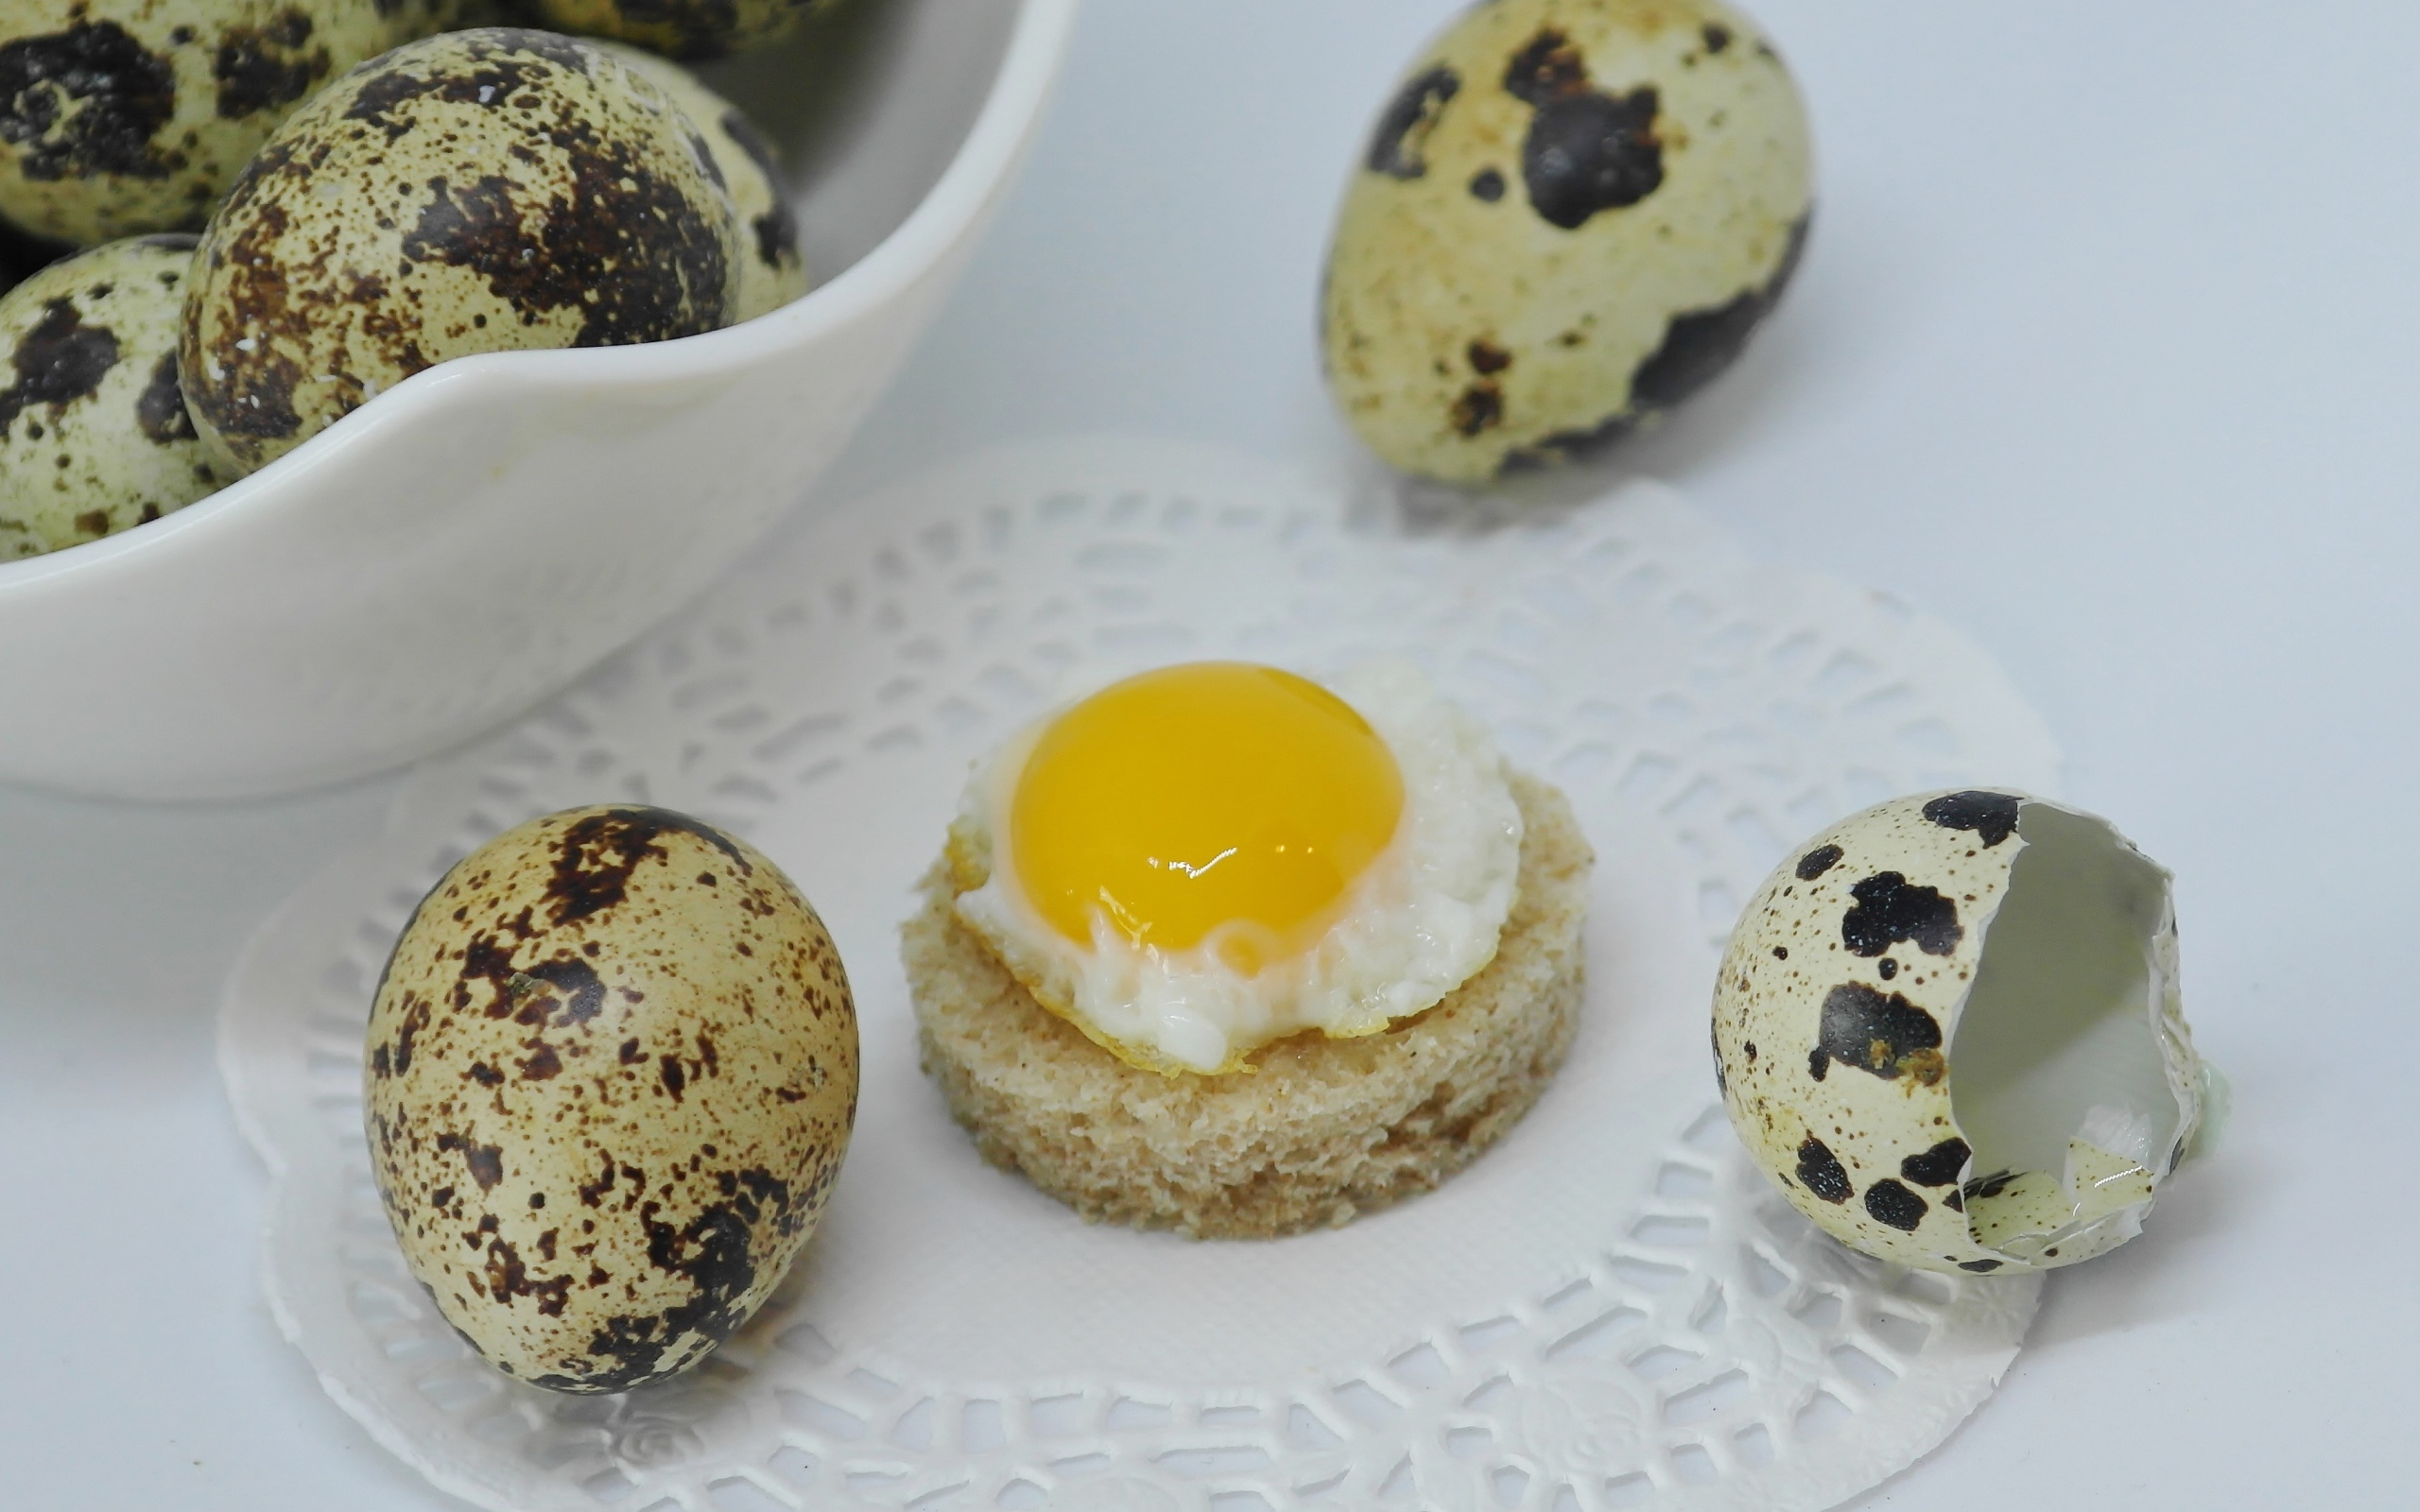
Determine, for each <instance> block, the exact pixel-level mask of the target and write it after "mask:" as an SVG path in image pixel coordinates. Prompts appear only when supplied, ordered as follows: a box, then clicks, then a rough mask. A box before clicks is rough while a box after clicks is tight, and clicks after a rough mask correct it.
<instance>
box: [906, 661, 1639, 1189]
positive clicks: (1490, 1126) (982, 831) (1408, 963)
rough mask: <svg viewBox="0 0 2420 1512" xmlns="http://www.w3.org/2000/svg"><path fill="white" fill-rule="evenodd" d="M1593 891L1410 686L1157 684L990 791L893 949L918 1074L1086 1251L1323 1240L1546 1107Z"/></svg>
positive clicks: (1486, 758) (1481, 746)
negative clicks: (1173, 1237)
mask: <svg viewBox="0 0 2420 1512" xmlns="http://www.w3.org/2000/svg"><path fill="white" fill-rule="evenodd" d="M1591 860H1592V857H1591V855H1590V852H1589V850H1588V846H1587V842H1586V840H1585V838H1584V837H1583V836H1582V834H1581V833H1580V831H1579V828H1578V825H1577V823H1576V822H1575V821H1574V820H1573V818H1572V816H1571V813H1570V810H1569V806H1568V804H1567V803H1566V802H1565V801H1564V799H1563V797H1562V795H1561V794H1560V793H1558V792H1556V791H1555V790H1554V789H1553V788H1552V787H1550V786H1548V785H1547V784H1546V783H1544V782H1538V781H1536V780H1534V779H1531V778H1528V777H1526V776H1524V775H1522V774H1520V773H1517V772H1514V771H1513V770H1512V769H1510V768H1509V767H1508V766H1507V765H1505V763H1504V761H1503V759H1502V757H1501V756H1500V755H1499V754H1498V753H1497V752H1496V751H1495V747H1494V745H1493V743H1492V741H1491V740H1490V739H1489V738H1488V736H1487V733H1486V731H1485V730H1484V729H1483V728H1481V727H1480V726H1479V725H1478V722H1477V721H1475V720H1473V719H1472V718H1471V717H1470V716H1469V715H1467V714H1465V713H1462V712H1461V711H1460V710H1459V709H1456V708H1455V707H1454V706H1453V705H1451V704H1450V703H1448V702H1447V701H1445V700H1444V699H1443V698H1442V697H1440V696H1438V695H1437V694H1436V693H1435V692H1434V691H1433V690H1432V689H1430V688H1429V687H1428V685H1427V683H1426V679H1424V678H1422V677H1421V676H1420V674H1419V673H1418V672H1417V671H1415V670H1413V669H1411V668H1409V667H1408V666H1405V665H1401V664H1393V663H1381V664H1374V665H1370V666H1364V667H1360V668H1357V669H1355V670H1354V671H1353V672H1352V673H1350V674H1349V675H1347V676H1345V677H1342V678H1340V679H1336V680H1335V681H1334V682H1333V683H1331V684H1328V685H1322V684H1320V683H1318V682H1314V681H1312V680H1310V679H1305V678H1301V677H1299V676H1296V675H1294V674H1291V673H1288V672H1283V671H1279V670H1277V669H1274V668H1268V667H1259V666H1254V665H1252V664H1249V663H1239V662H1203V663H1194V664H1189V665H1184V666H1178V667H1169V668H1162V669H1159V670H1158V671H1155V672H1150V673H1146V674H1143V675H1142V676H1140V677H1137V678H1133V679H1127V680H1126V681H1124V682H1120V683H1117V684H1114V685H1112V686H1111V687H1109V688H1107V689H1104V690H1102V691H1101V692H1099V693H1098V694H1095V695H1094V696H1091V697H1089V698H1086V699H1083V700H1080V701H1079V702H1077V703H1075V704H1072V705H1069V706H1067V707H1066V708H1063V709H1061V710H1058V711H1054V712H1053V713H1050V714H1048V715H1046V716H1045V717H1044V718H1043V719H1042V720H1039V721H1037V722H1036V723H1035V724H1034V725H1032V726H1030V727H1029V728H1028V729H1027V730H1024V731H1021V732H1020V733H1019V734H1018V735H1016V736H1015V737H1013V738H1012V739H1011V740H1010V741H1009V742H1008V743H1007V744H1006V745H1005V746H1003V747H1001V749H1000V750H999V751H997V752H995V753H994V755H992V756H991V757H990V758H988V759H986V760H985V761H983V762H981V763H979V764H978V765H977V769H976V771H975V773H974V775H973V777H972V779H971V780H970V782H969V783H968V786H967V790H966V795H965V798H964V799H963V801H962V802H961V805H960V810H959V815H958V817H957V819H956V821H955V822H954V823H953V824H952V825H951V827H950V833H949V839H948V843H947V845H946V846H945V847H944V850H943V854H942V857H941V859H940V860H939V861H937V862H936V863H935V865H934V866H933V868H932V869H931V870H930V871H929V872H928V873H927V874H926V876H925V882H924V888H923V890H924V906H923V908H922V909H920V910H919V912H918V913H917V914H916V916H915V917H914V918H912V919H910V920H909V921H908V925H907V926H906V930H905V932H904V948H903V954H904V958H905V962H906V966H907V971H908V983H909V987H910V990H911V996H912V997H913V1000H914V1003H915V1008H916V1014H917V1021H918V1029H919V1038H920V1044H921V1048H922V1052H923V1060H924V1064H925V1069H926V1071H927V1072H928V1073H930V1074H933V1075H934V1077H935V1078H936V1080H937V1081H939V1083H940V1084H941V1088H942V1092H943V1094H944V1096H945V1097H946V1099H947V1100H948V1103H949V1106H950V1109H951V1111H952V1113H953V1114H954V1115H955V1116H956V1117H957V1118H958V1120H959V1123H961V1124H962V1125H966V1126H967V1128H968V1129H969V1130H970V1131H971V1132H972V1133H973V1134H974V1136H975V1140H976V1143H977V1148H978V1149H979V1150H980V1151H981V1153H982V1154H983V1155H984V1156H985V1157H986V1158H987V1159H989V1160H991V1161H992V1162H993V1163H994V1164H995V1165H1000V1166H1003V1167H1005V1168H1008V1169H1011V1170H1015V1171H1019V1172H1022V1173H1023V1174H1024V1175H1025V1176H1026V1177H1029V1179H1030V1180H1032V1181H1033V1183H1034V1184H1035V1185H1036V1186H1038V1187H1040V1188H1041V1189H1042V1190H1044V1191H1045V1192H1047V1193H1049V1194H1052V1195H1054V1196H1056V1197H1059V1198H1060V1199H1061V1200H1063V1201H1065V1202H1067V1203H1068V1204H1069V1205H1070V1206H1072V1207H1074V1208H1075V1209H1076V1210H1077V1211H1079V1212H1080V1213H1082V1214H1083V1215H1084V1216H1085V1217H1087V1218H1089V1219H1094V1220H1097V1221H1114V1222H1121V1223H1129V1224H1134V1225H1137V1226H1141V1227H1170V1228H1175V1229H1179V1230H1180V1231H1183V1232H1185V1233H1188V1234H1194V1235H1197V1236H1203V1237H1210V1236H1219V1237H1255V1236H1269V1235H1274V1234H1280V1233H1288V1232H1293V1231H1297V1230H1299V1229H1307V1228H1314V1227H1320V1226H1322V1225H1331V1224H1340V1223H1343V1222H1345V1221H1348V1220H1349V1219H1351V1218H1352V1217H1354V1216H1355V1215H1357V1213H1359V1212H1363V1211H1369V1210H1371V1209H1373V1208H1374V1207H1379V1206H1383V1205H1385V1204H1386V1203H1387V1202H1390V1201H1392V1200H1395V1199H1396V1198H1398V1197H1401V1196H1403V1195H1407V1194H1410V1193H1413V1192H1417V1191H1423V1190H1426V1188H1428V1187H1431V1186H1434V1185H1436V1184H1437V1182H1439V1181H1441V1180H1443V1178H1444V1177H1445V1176H1447V1175H1449V1174H1451V1173H1452V1172H1453V1171H1455V1170H1458V1169H1460V1168H1461V1166H1462V1165H1463V1164H1465V1163H1467V1162H1468V1161H1469V1160H1471V1159H1473V1158H1475V1157H1476V1156H1477V1155H1478V1152H1479V1151H1480V1150H1482V1149H1484V1148H1485V1147H1486V1146H1487V1145H1488V1144H1489V1143H1493V1141H1494V1140H1495V1138H1497V1137H1498V1136H1500V1135H1501V1134H1502V1133H1503V1132H1504V1131H1505V1130H1507V1129H1509V1128H1510V1127H1511V1126H1512V1125H1513V1124H1514V1123H1515V1122H1517V1121H1518V1119H1519V1118H1520V1116H1521V1114H1522V1113H1524V1112H1526V1111H1527V1110H1528V1108H1530V1105H1531V1104H1532V1103H1533V1102H1534V1101H1535V1100H1536V1098H1537V1096H1538V1094H1539V1093H1540V1092H1541V1091H1543V1090H1544V1088H1545V1086H1546V1084H1547V1081H1548V1080H1550V1079H1551V1077H1552V1075H1553V1073H1554V1071H1555V1070H1556V1068H1558V1067H1559V1066H1560V1065H1561V1063H1562V1060H1563V1058H1564V1054H1565V1053H1566V1052H1567V1051H1568V1049H1569V1046H1570V1042H1571V1038H1572V1035H1573V1032H1574V1031H1575V1029H1576V1027H1577V1023H1578V1016H1579V1004H1580V997H1581V972H1582V947H1581V927H1582V920H1583V919H1584V915H1585V904H1586V891H1587V873H1588V868H1589V866H1590V863H1591Z"/></svg>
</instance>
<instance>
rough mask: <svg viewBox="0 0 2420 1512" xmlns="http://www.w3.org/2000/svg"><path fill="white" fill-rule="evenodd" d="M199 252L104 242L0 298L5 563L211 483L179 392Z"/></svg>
mask: <svg viewBox="0 0 2420 1512" xmlns="http://www.w3.org/2000/svg"><path fill="white" fill-rule="evenodd" d="M193 248H194V238H192V237H191V236H174V235H163V236H140V237H134V238H130V239H129V240H126V241H120V242H112V243H111V244H109V245H108V246H106V247H97V248H95V249H92V250H90V251H87V252H82V253H79V254H78V255H77V256H75V257H71V258H68V259H66V260H65V261H63V262H59V263H53V264H52V265H51V266H48V267H46V268H43V270H42V271H41V272H39V273H36V274H35V275H33V277H31V278H29V279H27V280H26V281H25V282H24V283H20V284H18V285H17V286H16V287H15V288H13V289H11V290H9V293H8V294H7V295H6V296H5V297H0V354H5V356H6V360H7V368H6V369H5V371H0V378H5V379H7V381H8V387H5V388H0V558H12V557H32V556H38V555H40V554H41V553H43V552H46V551H57V550H59V549H60V548H61V547H62V546H73V545H76V544H78V543H79V542H81V541H95V540H98V539H99V538H100V537H102V536H106V535H109V534H111V533H112V532H114V531H119V530H124V529H127V528H129V527H130V526H132V525H138V524H143V523H144V522H145V521H147V520H157V519H158V518H160V516H162V515H164V514H166V513H168V512H169V511H170V510H172V509H180V508H182V507H184V506H186V505H188V504H191V503H192V502H193V501H194V500H196V499H199V498H200V497H202V496H203V495H204V494H207V493H210V492H212V491H214V490H216V488H217V487H218V481H217V479H216V477H215V476H214V475H213V474H212V472H211V470H210V467H209V464H208V462H207V461H206V460H205V459H204V457H203V455H202V451H201V443H200V442H199V440H198V439H197V438H195V436H194V429H193V422H192V421H190V420H188V419H187V418H186V416H185V402H184V396H183V394H182V392H180V391H179V389H178V387H177V331H178V326H179V322H180V319H181V316H182V309H183V304H184V284H185V275H186V273H187V272H188V270H189V269H190V268H191V266H192V265H193Z"/></svg>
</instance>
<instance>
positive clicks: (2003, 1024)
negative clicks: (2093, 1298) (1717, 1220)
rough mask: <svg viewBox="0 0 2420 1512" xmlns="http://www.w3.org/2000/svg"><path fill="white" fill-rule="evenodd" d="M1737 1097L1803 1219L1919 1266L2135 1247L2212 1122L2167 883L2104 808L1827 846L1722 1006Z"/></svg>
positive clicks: (1748, 931)
mask: <svg viewBox="0 0 2420 1512" xmlns="http://www.w3.org/2000/svg"><path fill="white" fill-rule="evenodd" d="M1714 1051H1715V1061H1716V1068H1717V1074H1718V1075H1719V1076H1720V1080H1721V1083H1722V1087H1723V1100H1724V1104H1725V1106H1726V1107H1727V1108H1729V1109H1730V1113H1731V1122H1732V1125H1733V1126H1734V1127H1735V1128H1736V1129H1737V1130H1738V1133H1739V1136H1740V1139H1741V1141H1742V1142H1743V1143H1745V1144H1746V1145H1747V1147H1748V1149H1749V1151H1750V1153H1751V1154H1753V1155H1754V1156H1755V1159H1756V1160H1757V1162H1758V1163H1759V1164H1760V1165H1762V1166H1763V1167H1764V1169H1765V1172H1766V1174H1767V1175H1768V1176H1770V1177H1772V1179H1773V1181H1774V1183H1775V1184H1776V1185H1777V1186H1779V1187H1780V1189H1781V1191H1782V1193H1783V1194H1784V1195H1785V1196H1787V1197H1788V1198H1789V1201H1790V1203H1791V1205H1792V1206H1794V1207H1796V1208H1797V1209H1798V1211H1801V1212H1803V1213H1805V1214H1806V1216H1807V1217H1809V1218H1811V1219H1813V1220H1814V1221H1815V1223H1816V1224H1817V1225H1818V1226H1819V1227H1821V1228H1822V1229H1824V1230H1825V1231H1826V1232H1828V1233H1830V1234H1831V1235H1833V1237H1835V1238H1837V1239H1839V1240H1841V1242H1842V1243H1844V1244H1847V1245H1849V1246H1851V1247H1853V1248H1856V1249H1858V1250H1862V1251H1863V1252H1865V1253H1866V1254H1869V1255H1874V1256H1876V1257H1877V1258H1880V1259H1883V1260H1889V1261H1895V1262H1898V1263H1902V1264H1907V1265H1913V1266H1917V1267H1920V1268H1923V1269H1927V1270H1940V1271H1971V1272H1977V1273H1981V1272H1989V1271H1997V1270H2002V1269H2006V1270H2044V1269H2049V1268H2052V1267H2055V1266H2060V1265H2069V1264H2073V1263H2076V1262H2077V1261H2080V1260H2086V1259H2089V1258H2091V1257H2092V1256H2094V1255H2098V1254H2100V1253H2102V1252H2103V1251H2105V1250H2108V1249H2110V1248H2112V1247H2114V1246H2118V1245H2119V1244H2122V1243H2124V1242H2125V1241H2126V1240H2128V1239H2131V1238H2133V1237H2134V1236H2135V1234H2136V1233H2138V1232H2140V1231H2141V1228H2142V1219H2143V1216H2144V1214H2146V1213H2147V1212H2149V1211H2151V1206H2152V1197H2153V1195H2154V1194H2155V1193H2156V1191H2157V1189H2158V1187H2159V1185H2160V1183H2161V1182H2162V1181H2164V1180H2166V1179H2167V1177H2169V1174H2170V1173H2171V1172H2172V1171H2173V1170H2174V1169H2175V1168H2176V1165H2177V1163H2178V1162H2179V1161H2180V1160H2183V1159H2184V1158H2185V1155H2186V1152H2187V1149H2188V1147H2189V1146H2190V1145H2191V1143H2192V1142H2193V1140H2194V1138H2195V1135H2196V1133H2197V1131H2198V1130H2199V1128H2200V1125H2201V1123H2202V1119H2203V1111H2204V1078H2205V1076H2206V1075H2207V1074H2206V1073H2205V1072H2204V1068H2203V1066H2202V1063H2201V1061H2200V1060H2199V1059H2198V1057H2196V1056H2195V1054H2194V1050H2193V1041H2192V1037H2191V1035H2190V1033H2189V1032H2188V1031H2187V1027H2186V1023H2185V1018H2184V1010H2183V1007H2182V1005H2181V1004H2180V1002H2179V998H2178V993H2177V973H2176V919H2175V912H2174V909H2173V906H2172V904H2171V902H2170V898H2169V874H2168V873H2167V872H2166V871H2165V870H2163V869H2161V868H2159V867H2158V866H2157V865H2155V864H2154V863H2152V861H2150V860H2149V859H2147V858H2146V857H2145V856H2144V855H2143V854H2142V853H2141V852H2140V851H2136V850H2135V848H2134V846H2133V845H2131V844H2129V843H2128V842H2127V841H2126V839H2125V838H2124V837H2123V836H2122V835H2120V834H2118V832H2117V831H2116V830H2114V829H2112V828H2111V827H2110V825H2109V824H2108V822H2107V821H2106V820H2103V819H2100V818H2096V817H2094V816H2091V815H2087V814H2081V813H2078V812H2076V811H2075V810H2073V809H2068V808H2064V807H2061V806H2060V805H2058V804H2056V803H2051V802H2048V801H2047V800H2045V799H2038V798H2032V797H2029V796H2027V795H2025V794H2022V793H2015V792H2003V791H1997V790H1991V789H1969V790H1966V791H1962V792H1952V793H1930V794H1920V795H1918V796H1916V797H1913V798H1902V799H1893V800H1891V801H1889V802H1886V803H1881V804H1877V805H1876V806H1875V807H1873V808H1870V809H1867V810H1866V811H1865V812H1863V813H1861V814H1858V815H1855V816H1851V817H1849V818H1846V819H1843V820H1842V821H1841V822H1840V823H1839V824H1836V825H1834V826H1833V827H1832V828H1831V829H1829V830H1827V831H1825V832H1824V833H1822V834H1819V835H1817V836H1815V837H1814V838H1813V839H1812V840H1810V841H1808V842H1807V843H1806V845H1805V846H1803V847H1801V848H1800V850H1799V851H1798V853H1797V854H1795V855H1793V856H1792V857H1791V858H1790V859H1789V860H1788V861H1786V862H1784V863H1783V864H1782V866H1781V867H1780V868H1778V869H1777V870H1775V871H1774V873H1773V875H1772V878H1771V879H1769V880H1768V881H1767V882H1766V883H1765V885H1764V887H1763V889H1762V890H1761V891H1760V892H1758V893H1757V895H1756V897H1755V901H1753V902H1750V903H1749V905H1748V908H1747V911H1746V912H1745V913H1744V914H1743V915H1742V916H1741V918H1740V921H1739V924H1738V927H1737V930H1736V931H1735V932H1734V933H1733V935H1732V936H1731V947H1730V950H1729V952H1728V953H1727V954H1725V956H1724V958H1723V962H1722V975H1721V977H1720V981H1719V983H1718V985H1717V987H1716V988H1715V997H1714Z"/></svg>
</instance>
